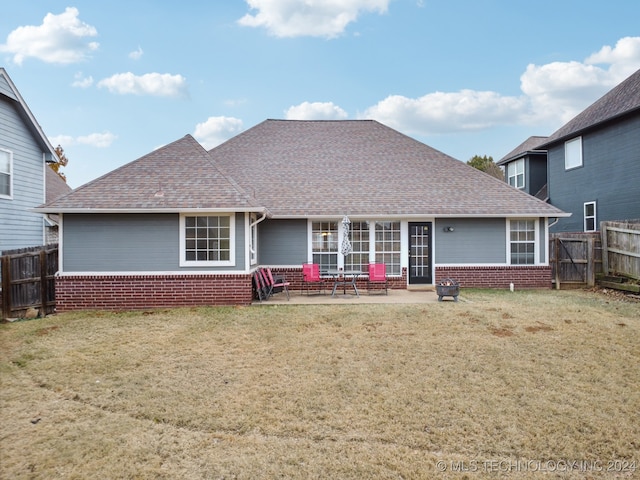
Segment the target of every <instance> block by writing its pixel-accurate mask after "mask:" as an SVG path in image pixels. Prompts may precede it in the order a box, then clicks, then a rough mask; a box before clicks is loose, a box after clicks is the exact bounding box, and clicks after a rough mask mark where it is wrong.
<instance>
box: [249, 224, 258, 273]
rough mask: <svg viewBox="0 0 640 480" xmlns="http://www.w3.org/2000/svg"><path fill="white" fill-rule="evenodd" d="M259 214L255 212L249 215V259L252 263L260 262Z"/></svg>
mask: <svg viewBox="0 0 640 480" xmlns="http://www.w3.org/2000/svg"><path fill="white" fill-rule="evenodd" d="M257 221H258V216H257V215H256V214H255V213H252V214H251V215H249V225H250V230H251V231H250V232H249V261H250V263H251V265H255V264H256V263H258V224H257V223H256V222H257Z"/></svg>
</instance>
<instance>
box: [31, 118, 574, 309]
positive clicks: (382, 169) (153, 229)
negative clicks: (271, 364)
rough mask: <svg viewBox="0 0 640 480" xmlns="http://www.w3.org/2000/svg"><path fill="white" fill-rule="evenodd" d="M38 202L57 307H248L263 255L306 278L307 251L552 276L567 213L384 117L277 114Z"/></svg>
mask: <svg viewBox="0 0 640 480" xmlns="http://www.w3.org/2000/svg"><path fill="white" fill-rule="evenodd" d="M38 211H40V212H42V213H46V214H53V213H55V214H59V215H60V225H61V229H60V230H61V232H60V233H61V239H60V244H61V248H60V252H61V253H60V260H59V267H60V273H59V276H58V278H57V281H56V295H57V308H58V310H59V311H64V310H71V309H81V308H110V309H120V308H127V309H130V308H148V307H165V306H178V305H211V304H248V303H250V302H251V301H252V295H253V294H252V281H251V273H252V272H253V271H254V270H255V269H256V268H257V267H259V266H269V267H271V268H272V269H273V270H274V271H275V272H279V273H282V274H284V275H285V276H286V278H287V280H288V281H290V282H291V284H292V287H291V288H300V286H301V282H302V274H301V271H302V264H303V263H307V262H314V263H318V264H320V265H321V267H322V268H323V269H326V268H331V267H333V268H344V269H356V270H363V271H366V266H367V264H369V263H370V262H378V263H380V262H384V263H385V264H386V266H387V274H388V276H389V283H390V287H391V288H416V287H420V286H424V285H434V283H436V282H437V281H439V280H440V279H442V278H446V277H454V278H456V279H457V280H458V281H460V282H461V284H462V285H463V286H485V287H499V288H505V287H508V286H509V284H510V283H514V284H515V285H516V286H517V287H518V288H549V287H550V286H551V275H550V273H551V268H550V266H549V262H548V248H547V243H548V221H549V219H550V218H557V217H561V216H563V215H566V214H565V213H564V212H562V211H560V210H559V209H558V208H556V207H553V206H551V205H549V204H547V203H545V202H543V201H541V200H539V199H537V198H534V197H531V196H530V195H527V194H525V193H523V192H520V191H518V190H516V189H513V188H511V187H510V186H509V185H507V184H505V183H504V182H503V181H501V180H498V179H496V178H494V177H491V176H489V175H487V174H485V173H483V172H480V171H478V170H476V169H474V168H472V167H470V166H468V165H466V164H465V163H463V162H461V161H458V160H456V159H454V158H452V157H449V156H448V155H445V154H444V153H441V152H439V151H437V150H434V149H433V148H431V147H429V146H427V145H425V144H423V143H420V142H418V141H416V140H414V139H412V138H410V137H408V136H405V135H403V134H401V133H399V132H397V131H395V130H393V129H391V128H389V127H386V126H385V125H382V124H380V123H378V122H376V121H373V120H342V121H295V120H266V121H264V122H262V123H260V124H258V125H256V126H254V127H253V128H250V129H248V130H246V131H245V132H243V133H241V134H239V135H237V136H236V137H234V138H232V139H230V140H228V141H227V142H225V143H223V144H222V145H219V146H218V147H216V148H214V149H212V150H210V151H206V150H205V149H203V148H202V146H201V145H200V144H199V143H198V142H196V140H194V139H193V138H192V137H191V136H189V135H187V136H185V137H183V138H181V139H179V140H177V141H175V142H173V143H171V144H169V145H166V146H165V147H163V148H160V149H158V150H156V151H153V152H151V153H149V154H147V155H145V156H143V157H141V158H139V159H138V160H135V161H133V162H131V163H129V164H127V165H124V166H122V167H120V168H118V169H116V170H114V171H112V172H110V173H108V174H106V175H104V176H102V177H101V178H98V179H96V180H94V181H92V182H89V183H87V184H86V185H84V186H81V187H79V188H77V189H75V190H74V191H73V192H71V193H70V194H68V195H65V196H63V197H61V198H59V199H57V200H55V201H53V202H51V203H49V204H47V205H44V206H42V207H40V208H38ZM344 216H348V217H349V219H350V221H351V228H350V232H349V236H350V241H351V244H352V247H353V250H352V253H351V254H350V255H347V256H346V257H344V256H343V255H341V254H340V251H339V245H340V244H341V242H342V240H343V238H342V237H343V229H342V228H341V220H342V219H343V217H344ZM365 280H366V279H365Z"/></svg>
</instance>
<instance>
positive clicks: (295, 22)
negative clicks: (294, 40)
mask: <svg viewBox="0 0 640 480" xmlns="http://www.w3.org/2000/svg"><path fill="white" fill-rule="evenodd" d="M246 1H247V4H248V5H249V7H250V8H251V10H257V13H255V14H254V15H252V14H249V13H248V14H246V15H245V16H244V17H242V18H241V19H240V20H238V23H239V24H240V25H244V26H246V27H264V28H266V29H267V31H268V32H269V33H270V34H272V35H275V36H276V37H301V36H311V37H327V38H334V37H337V36H339V35H341V34H342V33H343V32H344V30H345V29H346V27H347V25H349V24H350V23H352V22H355V21H356V20H357V18H358V15H360V13H362V12H378V13H385V12H386V11H387V8H388V6H389V2H390V0H315V1H305V2H301V1H299V0H246Z"/></svg>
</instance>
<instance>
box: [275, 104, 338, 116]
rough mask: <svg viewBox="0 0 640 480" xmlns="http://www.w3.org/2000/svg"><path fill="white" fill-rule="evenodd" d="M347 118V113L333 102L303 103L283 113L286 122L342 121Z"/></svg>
mask: <svg viewBox="0 0 640 480" xmlns="http://www.w3.org/2000/svg"><path fill="white" fill-rule="evenodd" d="M347 117H348V115H347V112H345V111H344V110H343V109H342V108H340V107H339V106H337V105H334V104H333V102H313V103H309V102H303V103H301V104H300V105H293V106H291V107H289V109H288V110H287V111H286V112H285V118H286V119H287V120H343V119H345V118H347Z"/></svg>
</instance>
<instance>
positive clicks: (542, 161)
mask: <svg viewBox="0 0 640 480" xmlns="http://www.w3.org/2000/svg"><path fill="white" fill-rule="evenodd" d="M527 165H528V172H527V174H526V183H527V188H526V191H527V193H529V194H530V195H535V194H536V193H538V192H539V191H540V189H541V188H542V187H544V185H545V183H547V156H546V155H544V156H540V155H531V156H529V159H528V162H527Z"/></svg>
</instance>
